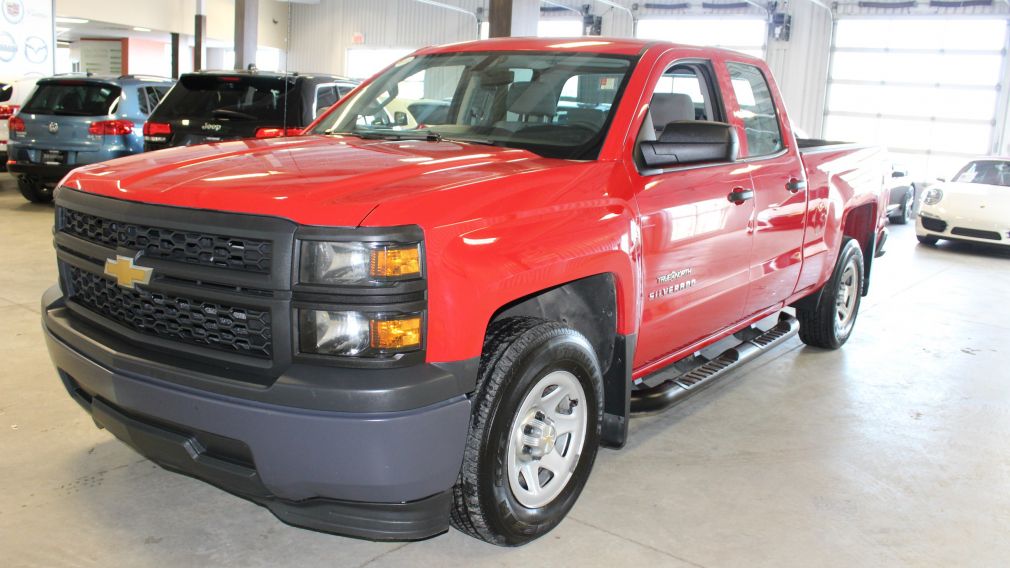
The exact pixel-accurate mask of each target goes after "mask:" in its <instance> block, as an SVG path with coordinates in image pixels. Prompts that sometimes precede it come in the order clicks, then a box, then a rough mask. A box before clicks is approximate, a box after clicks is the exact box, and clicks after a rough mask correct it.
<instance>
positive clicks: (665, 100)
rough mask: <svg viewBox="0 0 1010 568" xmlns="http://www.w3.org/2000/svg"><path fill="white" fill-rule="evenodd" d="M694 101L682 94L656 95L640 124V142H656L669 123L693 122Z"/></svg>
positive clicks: (653, 96)
mask: <svg viewBox="0 0 1010 568" xmlns="http://www.w3.org/2000/svg"><path fill="white" fill-rule="evenodd" d="M694 119H695V116H694V101H693V100H691V96H690V95H685V94H684V93H656V94H654V95H652V102H651V103H649V113H648V114H646V115H645V121H644V122H643V123H642V131H641V136H640V137H639V138H640V139H641V140H657V139H658V138H659V135H660V134H662V132H663V129H664V128H666V125H667V124H670V123H671V122H677V121H680V120H694Z"/></svg>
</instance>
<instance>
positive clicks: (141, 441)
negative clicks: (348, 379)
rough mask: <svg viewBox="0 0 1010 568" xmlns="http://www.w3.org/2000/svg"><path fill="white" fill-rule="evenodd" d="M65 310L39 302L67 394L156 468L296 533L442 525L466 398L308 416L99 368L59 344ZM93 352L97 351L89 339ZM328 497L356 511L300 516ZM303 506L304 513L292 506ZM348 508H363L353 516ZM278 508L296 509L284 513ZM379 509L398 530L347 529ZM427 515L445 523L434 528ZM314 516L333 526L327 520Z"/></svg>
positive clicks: (465, 421) (382, 534) (417, 532)
mask: <svg viewBox="0 0 1010 568" xmlns="http://www.w3.org/2000/svg"><path fill="white" fill-rule="evenodd" d="M47 296H49V298H50V299H51V297H52V296H51V294H50V295H47ZM65 310H66V308H63V307H59V305H58V303H57V304H53V303H52V302H50V303H49V304H48V305H44V306H43V326H44V329H45V335H46V343H47V346H48V349H49V353H50V356H51V358H52V360H53V363H54V365H55V366H56V368H57V370H58V371H59V374H60V376H61V378H62V379H63V381H64V384H65V386H66V387H67V390H68V392H69V393H70V394H71V396H73V397H74V398H75V400H77V401H78V402H79V403H81V405H82V406H84V407H85V409H86V410H88V411H89V412H90V413H91V414H92V416H93V417H94V419H95V422H96V423H97V424H98V425H99V426H102V427H106V428H108V429H109V431H110V432H112V433H113V434H115V435H116V436H117V437H118V438H120V439H121V440H123V441H124V442H126V443H127V444H129V445H130V446H132V447H134V448H135V449H136V450H137V451H139V452H140V453H141V454H143V455H145V456H147V457H149V458H150V459H152V460H153V461H155V462H156V463H159V464H161V465H163V466H165V467H167V468H169V469H173V470H176V471H180V472H182V473H186V474H189V475H192V476H194V477H197V478H200V479H203V480H205V481H208V482H210V483H213V484H215V485H218V486H220V487H222V488H224V489H226V490H229V491H231V492H234V493H237V494H239V495H243V496H246V497H249V498H251V499H253V500H256V501H258V502H261V503H262V504H265V505H267V506H268V507H270V508H271V510H273V511H274V512H275V513H277V514H278V516H280V517H281V518H282V519H284V520H286V521H288V522H291V523H293V524H298V525H301V526H308V527H311V528H316V529H320V530H327V531H329V532H338V533H341V534H350V535H354V536H364V537H367V538H423V537H425V536H430V535H431V534H437V532H441V531H442V530H445V528H447V527H448V505H449V501H448V494H447V492H448V490H450V489H451V488H452V486H453V484H454V483H455V482H456V478H457V475H458V473H459V468H460V464H461V462H462V457H463V450H464V446H465V443H466V437H467V430H468V426H469V419H470V402H469V399H468V398H467V397H466V396H463V395H459V396H456V397H454V398H452V399H450V400H446V401H443V402H439V403H436V404H431V405H428V406H425V407H422V408H417V409H413V410H406V411H400V412H376V413H353V412H328V411H321V410H315V409H314V410H308V409H299V408H295V407H290V406H279V405H271V404H266V403H263V402H259V401H253V400H247V399H240V398H233V397H228V396H222V395H220V394H216V393H209V392H206V391H201V390H196V389H191V388H189V387H185V386H182V385H178V384H172V383H169V382H166V381H163V380H159V379H155V378H152V377H150V376H144V375H141V374H136V373H132V372H131V373H124V372H121V371H117V370H115V369H110V368H107V367H105V366H103V365H101V364H99V363H97V362H96V361H95V360H93V358H91V357H88V356H87V355H85V354H84V353H82V352H80V351H78V350H77V349H75V348H74V347H71V346H70V345H68V342H67V341H65V340H64V339H63V338H62V337H61V334H62V335H65V334H74V333H80V331H79V330H76V329H75V328H73V327H72V326H68V325H66V321H67V320H66V314H65ZM73 343H78V342H73ZM91 348H95V349H97V348H101V344H99V343H96V342H92V343H90V346H89V349H91ZM102 358H103V359H107V358H106V357H102ZM134 363H136V362H134ZM130 368H131V369H134V368H136V366H135V364H134V365H131V366H130ZM339 379H340V377H339V369H334V377H333V380H334V381H339ZM207 439H210V440H211V442H210V443H208V442H206V440H207ZM218 443H220V444H223V445H224V446H225V447H231V446H234V447H237V448H243V447H247V448H248V454H247V455H248V457H249V463H244V462H243V460H237V461H236V460H235V459H234V457H233V456H228V455H221V456H218V455H214V452H213V446H214V445H215V444H218ZM208 448H211V449H208ZM226 453H227V452H226ZM241 453H242V454H243V455H246V454H245V451H244V450H243V451H242V452H241ZM190 462H192V463H190ZM440 496H441V497H440ZM327 501H338V502H340V503H339V506H340V507H343V508H345V509H347V508H350V509H351V510H352V512H351V513H349V514H348V515H343V516H341V517H340V518H339V519H335V518H334V513H333V511H332V510H331V511H325V510H323V511H322V512H321V513H318V514H317V513H313V514H311V515H309V517H311V519H309V520H299V516H305V515H306V513H305V511H315V510H317V509H325V505H326V502H327ZM298 502H302V503H306V504H309V505H311V507H309V508H305V507H298ZM412 502H413V503H422V504H424V506H423V508H424V511H423V514H421V516H423V517H425V518H424V520H423V524H424V527H422V528H418V527H413V528H411V527H410V526H409V525H410V521H409V519H407V518H406V517H411V515H413V516H414V517H416V516H418V512H417V511H416V510H410V511H409V513H408V514H407V515H406V517H405V518H398V517H397V515H396V514H391V513H390V512H389V511H390V510H393V511H395V510H396V507H397V506H400V507H403V506H405V505H407V506H409V504H410V503H412ZM355 503H360V505H361V507H359V508H357V509H355V507H354V505H355ZM385 505H391V506H392V507H384V506H385ZM285 507H286V508H288V509H291V508H292V507H294V508H295V509H297V512H295V513H292V514H289V515H284V514H282V513H281V512H279V510H278V509H283V508H285ZM376 507H378V508H379V509H382V515H381V516H383V518H386V517H390V516H391V518H392V521H391V522H392V526H395V527H396V530H394V531H393V532H388V531H384V530H380V531H378V532H375V531H370V530H366V531H358V530H352V529H353V528H354V527H351V529H346V527H345V526H346V525H348V523H350V524H351V525H353V524H354V523H355V521H353V519H354V518H355V517H356V516H357V517H359V518H360V520H361V522H362V523H364V525H369V523H371V522H372V520H369V514H368V511H369V510H371V509H375V508H376ZM408 508H409V507H408ZM432 508H434V509H435V510H432ZM433 515H434V516H443V517H444V519H443V520H442V522H440V523H439V524H437V526H436V525H432V521H431V517H432V516H433ZM320 517H322V518H324V519H331V520H333V521H334V522H332V523H329V524H326V521H320V520H319V519H320ZM348 519H351V520H348ZM436 529H437V530H436ZM397 531H400V532H397Z"/></svg>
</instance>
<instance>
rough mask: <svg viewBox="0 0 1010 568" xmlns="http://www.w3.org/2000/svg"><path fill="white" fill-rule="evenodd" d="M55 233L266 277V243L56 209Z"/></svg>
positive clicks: (268, 245)
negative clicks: (56, 223)
mask: <svg viewBox="0 0 1010 568" xmlns="http://www.w3.org/2000/svg"><path fill="white" fill-rule="evenodd" d="M57 218H58V220H59V230H60V231H62V232H64V233H68V234H70V235H74V236H76V237H80V238H82V239H84V240H86V241H91V242H93V243H97V244H100V245H105V246H109V247H125V248H128V249H132V250H136V251H142V252H143V254H144V256H148V257H151V258H159V259H164V260H172V261H177V262H186V263H189V264H200V265H204V266H216V267H220V268H230V269H233V270H244V271H247V272H258V273H263V274H268V273H269V272H270V263H271V260H272V256H273V251H272V246H271V243H270V241H265V240H258V239H250V238H246V237H228V236H224V235H215V234H210V233H196V232H189V231H182V230H178V229H166V228H163V227H151V226H147V225H137V224H134V223H125V222H122V221H115V220H112V219H105V218H103V217H97V216H95V215H89V214H87V213H82V212H80V211H74V210H73V209H66V208H60V211H59V214H58V216H57Z"/></svg>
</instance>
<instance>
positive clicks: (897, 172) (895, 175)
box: [891, 170, 908, 178]
mask: <svg viewBox="0 0 1010 568" xmlns="http://www.w3.org/2000/svg"><path fill="white" fill-rule="evenodd" d="M907 175H908V174H907V173H905V172H903V171H901V170H894V171H893V172H891V177H893V178H903V177H905V176H907Z"/></svg>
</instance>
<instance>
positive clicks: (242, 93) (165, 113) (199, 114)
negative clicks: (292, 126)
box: [157, 75, 300, 123]
mask: <svg viewBox="0 0 1010 568" xmlns="http://www.w3.org/2000/svg"><path fill="white" fill-rule="evenodd" d="M288 95H290V99H291V103H290V106H289V107H288V108H287V114H288V121H289V122H292V123H295V122H298V121H299V119H300V118H299V115H298V114H297V112H298V109H297V108H296V105H297V102H296V101H297V98H298V97H297V95H296V89H295V83H294V81H291V80H285V79H284V78H282V77H248V76H241V75H240V76H227V75H186V76H183V78H182V79H180V80H179V82H178V83H176V85H175V88H173V89H172V90H171V91H169V93H168V95H167V96H166V97H165V101H164V104H162V105H161V106H159V107H158V109H157V110H158V112H157V117H158V119H159V120H174V119H178V118H196V119H210V118H213V119H224V120H262V121H270V122H278V123H280V122H282V121H283V120H284V118H285V116H284V115H285V108H284V106H285V104H286V102H287V101H288V98H289V97H288Z"/></svg>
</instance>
